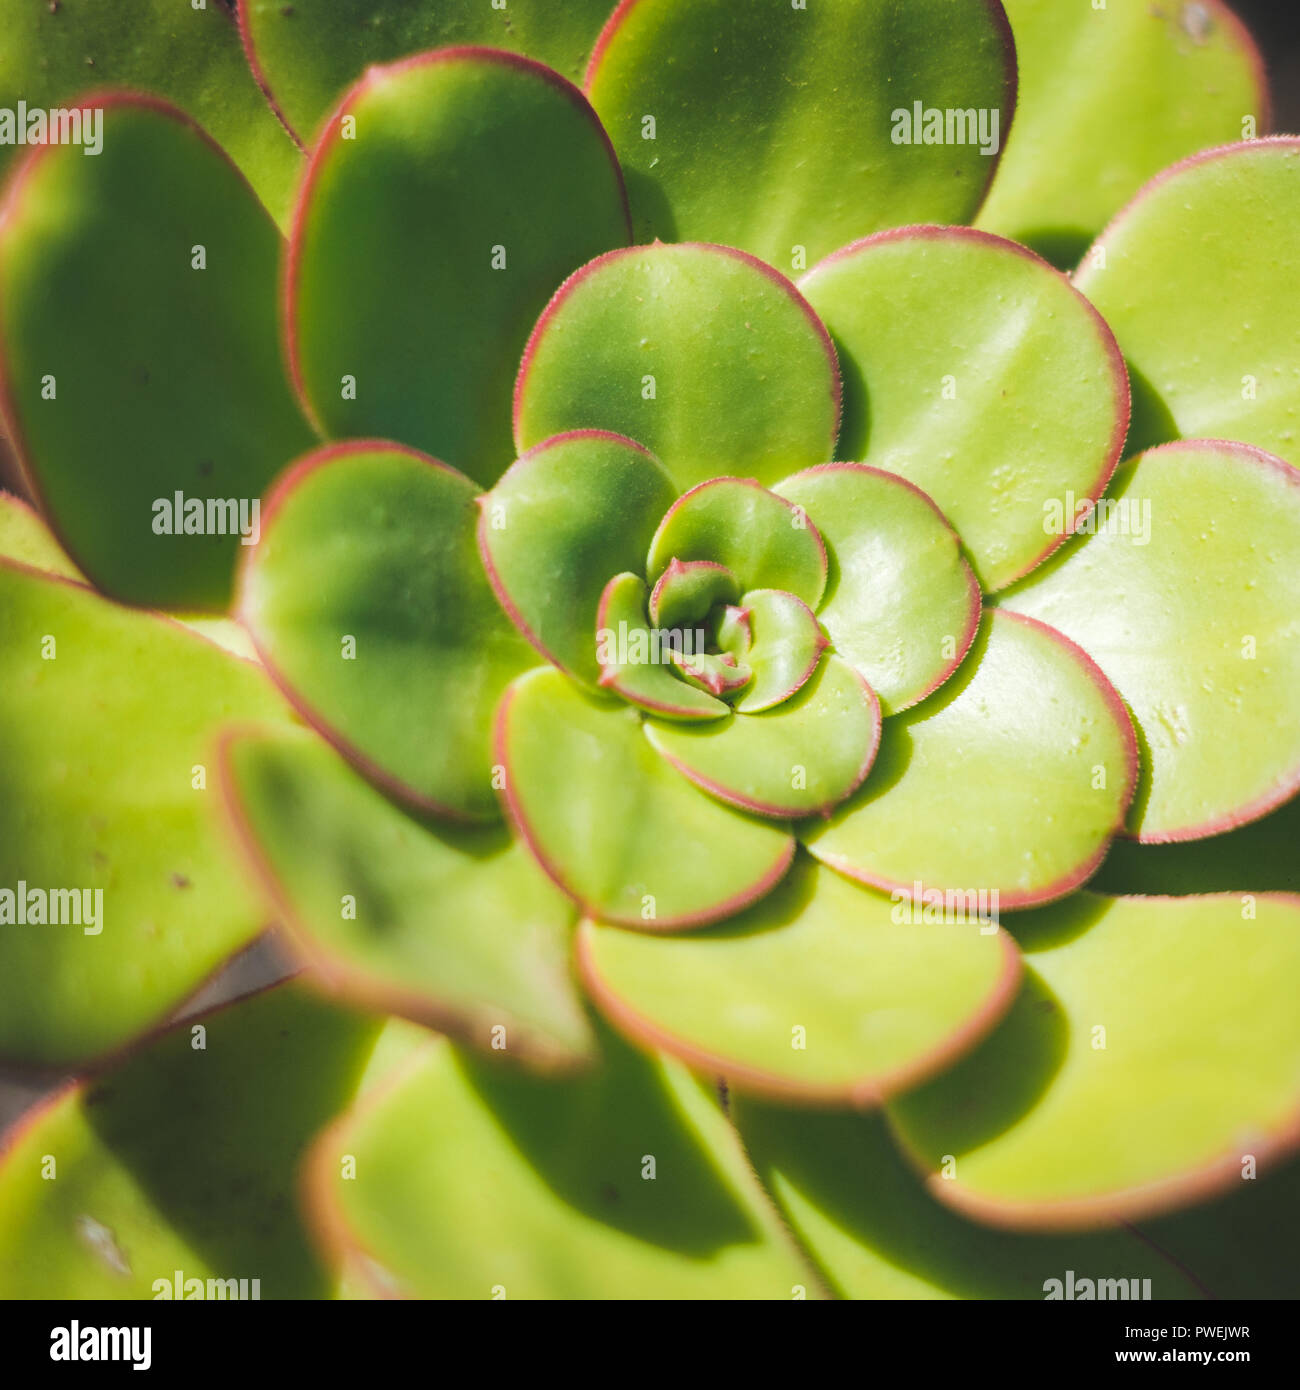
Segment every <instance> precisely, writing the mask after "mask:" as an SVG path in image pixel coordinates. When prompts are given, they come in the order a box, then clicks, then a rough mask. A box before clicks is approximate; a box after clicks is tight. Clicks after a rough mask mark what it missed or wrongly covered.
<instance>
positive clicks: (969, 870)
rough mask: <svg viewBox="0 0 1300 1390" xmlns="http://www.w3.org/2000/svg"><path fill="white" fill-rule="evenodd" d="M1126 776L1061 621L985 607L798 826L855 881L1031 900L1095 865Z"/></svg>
mask: <svg viewBox="0 0 1300 1390" xmlns="http://www.w3.org/2000/svg"><path fill="white" fill-rule="evenodd" d="M1136 778H1137V746H1136V743H1135V740H1134V736H1133V727H1132V724H1131V723H1130V722H1129V718H1128V715H1127V713H1126V712H1125V710H1124V706H1123V705H1122V704H1121V703H1120V699H1119V697H1118V696H1117V695H1116V694H1115V691H1114V689H1113V688H1112V687H1111V686H1110V684H1109V683H1108V682H1107V680H1106V678H1105V676H1103V675H1102V674H1101V672H1100V671H1099V670H1098V669H1097V667H1096V666H1095V665H1094V664H1093V663H1092V662H1091V661H1090V660H1089V659H1088V658H1087V656H1085V655H1084V653H1083V652H1082V651H1080V650H1079V648H1078V647H1076V646H1075V645H1074V644H1073V643H1072V642H1069V641H1067V640H1066V639H1065V638H1064V637H1062V636H1061V634H1060V633H1059V632H1056V631H1054V630H1053V629H1052V628H1049V627H1044V626H1043V625H1041V624H1039V623H1032V622H1026V621H1025V620H1023V619H1017V618H1016V617H1015V616H1013V615H1011V614H1008V613H1004V612H1001V611H998V610H993V611H992V612H991V613H989V614H987V615H986V616H985V619H984V622H983V624H982V626H981V630H980V634H979V636H978V637H977V638H976V639H975V643H974V645H973V646H972V648H971V654H970V656H969V657H968V658H967V659H966V662H965V664H964V665H963V667H962V669H961V671H960V672H959V673H958V674H957V675H956V676H954V677H953V678H952V679H951V680H949V681H948V683H947V684H946V685H944V686H943V687H942V688H941V689H940V690H938V691H937V692H936V693H935V694H934V695H932V696H931V697H930V698H929V699H928V700H926V701H924V702H923V703H922V704H919V705H917V706H916V707H915V708H914V709H911V710H909V711H908V712H907V713H906V714H900V715H895V716H894V718H893V719H891V720H890V721H889V723H888V724H887V725H886V726H885V730H884V734H883V736H882V738H881V742H880V752H879V753H878V754H877V756H876V761H875V763H874V764H873V766H872V769H871V772H870V774H869V776H868V777H867V780H866V781H865V782H864V783H863V785H862V787H861V789H860V790H859V791H858V792H857V793H856V794H855V795H854V796H852V797H850V798H849V800H848V801H846V802H844V803H843V804H842V805H841V806H840V807H839V808H838V809H837V810H836V811H835V812H834V814H833V815H832V816H831V818H830V819H829V820H828V821H821V822H810V823H807V824H805V825H804V826H802V827H801V828H800V836H801V838H802V839H803V840H804V843H805V844H807V845H808V847H809V849H811V850H812V852H813V853H814V854H815V855H816V856H817V857H818V858H819V859H821V860H822V861H823V862H824V863H827V864H830V865H832V866H833V867H834V868H837V869H839V870H840V871H841V872H843V873H846V874H848V875H850V876H851V877H855V878H858V879H861V880H862V881H863V882H865V883H871V884H875V885H877V886H878V887H882V888H887V889H899V890H901V891H903V892H905V893H908V894H912V895H913V896H915V894H916V891H917V890H918V889H919V890H921V891H922V892H929V893H933V892H938V893H942V894H945V895H946V894H948V893H962V894H974V893H978V892H980V891H986V892H988V893H990V894H991V893H993V892H996V893H997V894H998V895H999V896H998V901H999V903H1000V904H1001V906H1002V907H1013V906H1027V905H1029V904H1032V903H1041V902H1048V901H1050V900H1051V899H1053V898H1059V897H1062V896H1063V895H1064V894H1066V893H1069V892H1071V891H1072V890H1073V889H1075V888H1077V887H1078V886H1079V885H1080V884H1081V883H1083V882H1085V881H1086V880H1087V879H1088V878H1089V877H1090V876H1091V875H1092V873H1093V872H1094V871H1095V870H1096V868H1097V865H1098V864H1100V862H1101V859H1102V856H1103V855H1104V854H1105V852H1106V847H1107V845H1108V844H1109V843H1110V839H1111V837H1112V836H1113V835H1114V834H1115V832H1116V831H1117V830H1118V829H1119V828H1120V826H1121V824H1122V823H1123V819H1124V813H1125V811H1126V810H1127V808H1128V804H1129V799H1130V797H1131V796H1132V794H1133V786H1134V783H1135V781H1136Z"/></svg>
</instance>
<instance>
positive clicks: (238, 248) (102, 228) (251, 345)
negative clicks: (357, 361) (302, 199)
mask: <svg viewBox="0 0 1300 1390" xmlns="http://www.w3.org/2000/svg"><path fill="white" fill-rule="evenodd" d="M184 22H188V21H184ZM95 100H96V103H97V105H98V106H99V107H101V108H102V109H103V123H104V148H103V150H102V152H101V153H100V154H99V155H98V156H95V157H93V158H87V157H86V156H85V155H84V153H83V151H82V149H81V148H80V147H79V146H76V145H46V146H43V147H41V148H40V149H39V150H36V151H34V152H33V154H32V156H31V157H30V158H29V160H28V162H27V163H26V164H24V165H23V166H22V168H21V169H20V171H19V172H18V174H17V175H16V177H15V181H14V182H12V183H11V184H10V185H9V192H8V204H7V211H6V215H5V218H4V223H3V226H2V227H0V351H2V352H3V359H4V360H3V377H4V394H5V396H6V401H5V410H6V413H7V414H8V417H9V421H10V425H11V427H12V429H13V434H14V441H15V445H16V447H17V451H18V453H19V455H20V457H21V458H22V460H23V464H24V468H25V471H26V473H27V475H28V478H29V480H30V483H31V488H32V492H33V494H34V495H35V496H36V497H38V498H39V500H40V503H41V506H42V509H43V510H44V512H45V514H46V516H47V518H48V519H49V521H50V522H51V525H52V526H53V528H54V530H55V533H56V534H57V535H58V536H59V538H60V540H61V541H62V542H63V544H64V546H65V548H66V549H67V551H68V553H69V554H70V555H71V557H72V559H73V560H74V562H75V563H76V564H77V566H78V567H79V568H80V569H81V570H82V571H83V572H84V573H85V574H87V575H88V576H89V577H90V578H91V579H92V580H93V581H94V583H95V584H96V586H97V587H99V588H100V589H102V590H104V591H105V592H106V593H109V594H111V595H113V596H114V597H115V598H121V599H125V600H127V601H128V602H132V603H148V604H153V605H158V606H163V607H169V608H202V609H216V610H220V609H223V608H225V607H226V605H227V603H228V602H229V598H230V590H231V585H232V582H233V570H234V564H235V557H236V555H237V554H238V553H239V550H240V541H241V539H242V536H241V529H242V531H243V532H244V533H245V534H250V535H251V534H252V532H253V530H254V528H255V526H256V522H257V518H256V515H255V514H254V512H253V507H254V506H255V505H256V499H257V498H258V497H259V496H260V495H261V493H262V491H263V489H264V488H265V486H266V484H267V483H268V482H269V481H270V479H271V478H272V477H273V476H274V474H275V473H276V472H277V471H278V470H279V469H280V468H281V467H282V466H283V465H284V462H285V460H286V459H288V458H291V457H292V456H293V455H294V454H296V453H299V452H301V451H302V450H303V449H306V448H308V447H309V446H310V445H311V443H312V435H311V431H310V430H309V429H308V427H307V425H306V422H305V421H304V420H303V418H302V416H301V415H300V414H299V411H298V408H297V406H296V404H295V402H294V399H293V394H292V392H291V391H290V390H289V384H288V381H287V380H286V377H285V373H284V369H283V366H282V363H281V360H280V348H279V329H278V325H277V322H276V308H275V284H276V273H277V262H278V259H279V255H280V247H281V241H280V237H279V235H278V233H277V232H276V229H275V224H274V223H273V222H272V221H271V219H270V218H269V217H268V216H267V214H266V212H265V210H264V209H263V208H262V207H261V205H260V204H259V203H258V201H257V199H256V198H255V197H254V196H253V193H252V191H251V189H249V187H248V185H247V184H246V183H245V182H244V180H243V179H242V177H241V176H240V174H239V172H238V170H237V169H236V168H235V167H234V165H232V164H231V163H230V162H229V161H228V160H227V159H226V157H225V156H224V155H223V154H222V153H221V151H220V150H219V149H218V148H217V147H216V146H215V145H214V144H212V142H211V141H210V140H209V138H208V137H207V136H206V135H205V134H204V133H203V132H202V131H201V130H200V129H199V128H198V127H197V126H195V125H192V124H191V123H190V121H189V120H188V119H187V118H185V117H184V116H182V115H181V113H180V112H179V111H176V110H175V109H173V108H170V107H167V106H165V105H163V104H162V103H161V102H158V101H156V100H155V99H153V98H151V97H138V96H132V95H129V94H116V95H113V94H109V95H106V96H103V97H99V98H96V99H95ZM200 258H201V261H202V263H201V264H200V263H199V261H200ZM196 525H197V526H198V527H199V528H201V529H200V530H198V531H196V530H195V529H194V527H195V526H196ZM186 528H189V529H188V530H187V529H186Z"/></svg>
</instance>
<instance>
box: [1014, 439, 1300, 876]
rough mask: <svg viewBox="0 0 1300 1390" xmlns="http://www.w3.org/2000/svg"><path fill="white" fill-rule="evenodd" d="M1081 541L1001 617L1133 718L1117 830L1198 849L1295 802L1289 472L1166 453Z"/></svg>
mask: <svg viewBox="0 0 1300 1390" xmlns="http://www.w3.org/2000/svg"><path fill="white" fill-rule="evenodd" d="M1081 529H1083V530H1085V531H1087V532H1091V533H1092V534H1087V535H1081V536H1080V537H1079V538H1078V540H1076V541H1075V542H1074V543H1073V544H1072V545H1071V546H1070V547H1069V548H1068V549H1067V550H1065V551H1063V552H1062V553H1061V555H1060V557H1059V558H1058V559H1056V560H1054V561H1053V562H1052V563H1051V564H1050V565H1048V566H1046V567H1045V568H1044V570H1043V571H1042V573H1041V574H1040V575H1034V576H1032V577H1031V578H1030V579H1029V580H1028V581H1027V582H1026V583H1025V585H1024V586H1022V587H1021V588H1019V589H1017V590H1016V591H1015V592H1014V593H1013V594H1011V595H1008V598H1007V606H1008V607H1009V608H1014V609H1015V610H1016V611H1017V612H1021V613H1026V614H1028V615H1029V616H1031V617H1035V618H1038V619H1040V620H1041V621H1043V622H1045V623H1051V624H1052V625H1053V626H1054V627H1056V628H1059V629H1060V631H1062V632H1064V633H1065V634H1066V636H1068V637H1070V638H1072V639H1073V640H1074V641H1075V642H1077V643H1078V644H1079V645H1080V646H1081V647H1082V648H1083V649H1084V650H1085V651H1086V652H1087V653H1088V655H1089V656H1091V657H1092V658H1093V659H1094V660H1095V661H1096V662H1097V664H1098V665H1099V666H1100V667H1101V669H1102V670H1103V671H1104V672H1105V673H1106V675H1107V677H1108V678H1109V679H1110V680H1111V681H1112V682H1113V684H1114V686H1115V688H1116V689H1117V690H1118V691H1119V693H1120V694H1121V695H1122V696H1123V697H1124V702H1125V704H1127V706H1128V707H1129V709H1130V710H1131V711H1132V714H1133V719H1134V721H1135V722H1136V724H1137V727H1138V732H1139V734H1140V736H1141V740H1142V745H1143V747H1142V753H1143V757H1142V779H1141V781H1140V782H1139V785H1138V793H1137V796H1136V797H1135V798H1134V801H1133V806H1132V809H1131V810H1130V812H1129V819H1128V829H1129V830H1130V832H1132V833H1134V834H1136V835H1137V836H1138V837H1139V838H1140V839H1143V840H1152V841H1160V840H1193V839H1198V838H1200V837H1202V836H1205V835H1214V834H1216V833H1218V832H1219V831H1223V830H1229V829H1231V828H1232V827H1233V826H1236V825H1241V824H1244V823H1245V822H1247V821H1251V820H1255V819H1257V818H1258V817H1260V816H1262V815H1264V814H1265V813H1266V812H1268V811H1270V810H1272V809H1273V807H1275V806H1278V805H1280V804H1281V803H1282V802H1283V801H1286V800H1287V799H1288V798H1289V797H1291V796H1292V795H1294V794H1295V792H1296V791H1297V789H1300V705H1297V701H1296V689H1297V687H1298V686H1300V624H1298V623H1297V614H1298V613H1300V472H1297V471H1296V470H1295V469H1293V468H1291V467H1289V466H1288V465H1287V464H1285V463H1283V462H1282V460H1281V459H1277V458H1273V457H1272V456H1270V455H1268V454H1265V453H1263V452H1261V451H1260V450H1258V449H1252V448H1250V447H1249V446H1247V445H1245V444H1223V443H1219V442H1216V441H1213V440H1192V441H1189V442H1187V443H1179V444H1169V445H1166V446H1164V447H1163V448H1160V449H1153V450H1152V451H1151V452H1150V453H1147V454H1144V455H1142V456H1141V457H1140V458H1138V459H1135V460H1133V461H1131V462H1130V463H1128V464H1126V465H1125V466H1124V469H1123V470H1122V472H1121V473H1120V475H1119V476H1118V477H1117V478H1116V480H1115V483H1114V485H1113V486H1112V488H1111V490H1110V492H1109V494H1108V495H1107V497H1106V498H1105V499H1104V500H1103V501H1102V502H1101V503H1100V504H1099V506H1098V507H1097V509H1096V510H1095V511H1094V512H1093V513H1091V514H1089V515H1088V516H1087V517H1086V518H1085V519H1084V522H1083V523H1082V526H1081ZM1241 886H1242V887H1251V886H1256V885H1251V884H1243V885H1241Z"/></svg>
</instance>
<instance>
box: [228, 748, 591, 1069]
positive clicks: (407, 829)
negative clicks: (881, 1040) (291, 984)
mask: <svg viewBox="0 0 1300 1390" xmlns="http://www.w3.org/2000/svg"><path fill="white" fill-rule="evenodd" d="M221 764H222V776H223V778H224V790H225V793H226V796H227V798H228V801H229V803H230V807H231V810H232V811H233V813H234V820H235V824H236V826H237V828H238V829H239V831H240V832H241V834H242V837H243V842H244V846H245V850H246V857H247V860H248V864H249V867H250V868H251V869H252V870H253V871H254V872H255V873H257V875H258V876H259V878H260V880H261V882H262V883H263V885H264V886H265V889H266V893H267V899H268V908H269V909H272V910H274V912H275V914H276V916H277V918H278V919H280V920H281V921H282V922H283V923H284V925H285V926H287V927H288V928H289V930H290V931H291V932H292V933H293V935H294V938H295V942H296V944H297V946H298V948H299V950H300V951H301V953H302V954H303V955H304V956H305V958H306V959H307V961H308V963H309V964H310V965H311V966H312V967H313V968H314V970H315V971H316V973H317V975H318V977H319V978H320V979H321V980H322V981H323V982H324V984H325V986H326V987H327V988H329V989H331V990H332V991H334V992H335V993H336V994H338V995H339V996H340V997H342V998H345V999H347V1000H349V1001H350V1002H352V1003H355V1004H356V1005H357V1006H358V1007H372V1008H382V1009H385V1010H388V1011H389V1012H393V1013H399V1014H403V1015H405V1016H407V1017H409V1018H411V1019H413V1020H414V1021H415V1022H417V1023H424V1024H427V1025H428V1026H430V1027H434V1028H438V1029H439V1030H441V1031H442V1032H446V1033H452V1034H454V1035H455V1036H457V1037H458V1038H462V1039H464V1040H465V1041H466V1042H469V1043H472V1044H474V1045H475V1046H477V1047H481V1048H491V1047H493V1046H495V1047H497V1048H498V1049H502V1050H505V1051H506V1052H508V1053H509V1054H510V1055H512V1056H521V1057H524V1058H526V1059H528V1060H530V1061H536V1062H538V1063H539V1064H542V1065H564V1064H569V1063H572V1062H574V1061H575V1060H577V1059H579V1058H580V1057H581V1056H582V1055H583V1054H584V1053H585V1052H586V1051H588V1050H589V1049H590V1047H591V1035H590V1030H589V1029H588V1027H587V1022H586V1017H585V1015H584V1013H583V1010H582V1005H581V1004H580V1003H579V1002H578V999H577V995H576V991H575V989H574V986H573V983H572V980H571V971H570V967H569V945H570V940H571V936H572V931H571V928H572V926H573V922H574V920H575V917H574V911H573V906H572V904H571V903H570V902H569V900H568V899H567V898H565V897H564V895H563V894H562V893H561V892H560V891H559V890H558V889H557V888H556V887H555V886H554V884H552V883H551V882H550V880H549V879H547V877H546V876H545V874H543V873H542V871H541V869H539V868H538V867H537V865H536V864H535V863H534V862H533V859H532V856H531V855H530V854H529V853H528V850H527V848H526V847H525V846H524V845H523V844H521V843H520V842H519V841H517V840H514V839H512V838H511V837H510V836H509V835H508V834H507V833H506V832H505V831H504V830H503V829H501V828H493V829H474V830H465V829H450V828H446V827H441V826H436V825H432V824H430V825H428V826H423V825H421V824H420V823H419V822H417V821H415V820H413V819H411V818H409V817H407V816H405V815H403V814H402V812H401V811H399V810H398V809H397V808H396V807H395V806H393V805H392V804H391V803H390V802H388V801H386V800H385V799H384V798H383V797H382V796H381V795H380V794H379V793H378V792H376V791H375V790H374V789H373V788H372V787H370V786H367V785H366V783H364V782H363V781H361V780H360V779H359V778H358V777H357V776H356V774H355V773H353V772H352V771H351V770H350V769H349V768H348V767H347V765H346V764H345V763H343V762H342V761H341V760H340V759H339V758H338V756H337V755H336V754H335V753H334V752H333V750H332V749H330V748H328V747H327V746H326V745H325V744H323V743H322V742H320V740H318V739H316V738H315V737H314V736H312V735H309V734H307V733H306V732H298V733H295V734H293V735H285V734H279V735H276V734H263V733H257V732H240V733H236V734H234V735H233V736H232V737H230V738H229V739H228V740H227V741H226V743H225V745H224V748H223V751H222V759H221ZM494 1030H498V1031H497V1032H496V1033H495V1034H494Z"/></svg>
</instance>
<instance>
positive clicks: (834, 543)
mask: <svg viewBox="0 0 1300 1390" xmlns="http://www.w3.org/2000/svg"><path fill="white" fill-rule="evenodd" d="M773 491H775V492H777V493H779V494H780V495H781V496H782V497H784V498H786V499H787V500H788V501H790V502H793V503H794V504H795V505H796V506H798V507H802V508H803V509H804V510H805V511H806V512H807V513H808V515H809V517H810V518H811V519H812V520H813V522H814V523H815V524H816V526H817V530H818V532H819V533H820V535H821V538H822V540H823V542H824V543H825V545H826V550H827V555H828V562H829V577H828V579H827V584H826V597H825V598H824V599H823V600H822V604H821V608H820V609H819V610H818V614H817V616H818V618H819V619H820V620H821V623H822V625H823V626H824V627H825V629H826V631H827V633H828V634H829V635H830V639H831V642H832V643H833V644H834V647H835V651H836V653H837V654H838V655H839V656H842V657H843V658H844V659H845V660H846V661H848V662H850V663H852V665H853V666H855V667H856V668H857V669H858V671H859V672H860V673H861V674H862V676H863V677H864V678H865V679H866V680H867V682H868V683H869V684H870V686H871V688H872V689H873V690H874V691H875V692H876V694H877V695H878V696H879V697H880V706H881V709H882V710H883V711H884V713H885V714H886V715H889V714H895V713H897V711H899V710H902V709H906V708H907V707H908V706H909V705H914V704H916V703H917V701H918V700H923V699H924V698H925V697H926V696H927V695H929V694H931V692H933V691H934V690H936V689H937V688H938V687H939V686H940V685H942V684H943V682H944V681H946V680H947V679H948V677H949V676H950V675H952V673H953V672H954V671H955V670H956V669H957V667H958V666H959V665H960V664H961V662H962V660H963V659H964V657H965V655H966V652H967V651H968V649H969V648H970V644H971V642H972V641H973V640H974V637H975V632H976V629H977V628H978V627H979V617H980V590H979V584H978V583H977V582H976V579H975V575H974V574H973V572H972V571H971V568H970V566H969V565H968V564H967V563H966V561H965V559H964V557H963V556H962V553H961V543H960V541H959V540H958V538H957V536H956V534H955V532H954V531H953V529H952V527H950V526H949V525H948V522H947V520H946V519H945V518H944V516H943V514H942V513H941V512H940V511H939V509H938V507H936V506H935V505H934V503H933V502H932V501H931V500H930V498H929V497H928V496H926V494H925V493H923V492H922V491H921V490H920V488H918V487H915V486H914V485H913V484H911V483H909V482H907V481H906V479H904V478H900V477H898V476H897V475H895V474H893V473H885V472H882V471H881V470H880V469H875V468H865V467H863V466H862V465H861V464H855V463H828V464H821V465H819V466H818V467H815V468H810V469H808V470H806V471H805V472H803V473H797V474H795V476H794V477H793V478H787V479H786V480H785V481H784V482H783V483H779V484H778V485H777V486H776V487H775V488H774V489H773Z"/></svg>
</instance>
